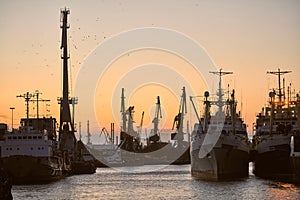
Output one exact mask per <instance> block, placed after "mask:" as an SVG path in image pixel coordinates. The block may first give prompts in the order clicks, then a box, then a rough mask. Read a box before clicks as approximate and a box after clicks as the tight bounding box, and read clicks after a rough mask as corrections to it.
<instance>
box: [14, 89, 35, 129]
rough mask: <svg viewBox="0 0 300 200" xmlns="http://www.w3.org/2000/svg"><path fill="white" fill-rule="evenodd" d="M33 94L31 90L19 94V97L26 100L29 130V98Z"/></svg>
mask: <svg viewBox="0 0 300 200" xmlns="http://www.w3.org/2000/svg"><path fill="white" fill-rule="evenodd" d="M32 96H33V95H32V94H31V93H29V92H26V94H23V95H18V96H17V98H24V99H25V102H26V122H27V131H28V132H29V100H30V99H31V97H32Z"/></svg>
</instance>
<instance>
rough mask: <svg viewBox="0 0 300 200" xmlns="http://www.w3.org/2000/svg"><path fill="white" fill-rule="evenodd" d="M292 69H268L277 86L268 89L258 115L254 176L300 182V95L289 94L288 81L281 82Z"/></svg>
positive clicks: (290, 90) (290, 91)
mask: <svg viewBox="0 0 300 200" xmlns="http://www.w3.org/2000/svg"><path fill="white" fill-rule="evenodd" d="M290 72H291V71H281V70H280V69H278V71H270V72H267V73H268V74H273V75H277V76H278V88H277V89H272V90H271V91H270V92H269V105H268V106H266V107H264V108H263V109H262V111H261V112H260V113H259V114H258V115H257V118H256V125H255V129H256V130H255V131H256V133H255V137H254V140H253V141H254V145H255V148H256V151H257V153H256V156H255V160H254V173H255V175H256V176H259V177H262V178H268V179H278V180H282V181H291V182H300V178H299V169H300V166H299V156H300V155H299V151H300V149H299V148H300V147H299V145H300V144H299V143H300V142H299V136H300V132H299V113H300V112H299V111H300V109H299V105H300V98H299V95H298V94H297V95H295V94H294V95H292V88H291V85H290V86H288V87H287V94H286V92H285V91H286V89H285V79H283V87H282V86H281V84H282V82H281V81H282V80H281V76H282V75H284V74H287V73H290Z"/></svg>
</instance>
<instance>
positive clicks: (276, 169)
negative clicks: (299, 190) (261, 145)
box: [253, 145, 300, 182]
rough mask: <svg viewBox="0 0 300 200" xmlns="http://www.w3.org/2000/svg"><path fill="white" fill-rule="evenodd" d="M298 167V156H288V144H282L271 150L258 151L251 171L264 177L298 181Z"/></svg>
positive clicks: (299, 180)
mask: <svg viewBox="0 0 300 200" xmlns="http://www.w3.org/2000/svg"><path fill="white" fill-rule="evenodd" d="M299 168H300V165H299V157H290V146H289V145H282V146H281V148H276V149H275V150H273V151H269V152H265V153H260V154H259V153H258V154H257V155H256V158H255V162H254V169H253V173H254V174H255V175H256V176H258V177H261V178H265V179H274V180H279V181H285V182H300V179H299ZM297 177H298V178H297Z"/></svg>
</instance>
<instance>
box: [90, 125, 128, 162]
mask: <svg viewBox="0 0 300 200" xmlns="http://www.w3.org/2000/svg"><path fill="white" fill-rule="evenodd" d="M103 136H104V139H105V142H104V143H100V144H93V143H92V141H91V133H90V131H89V121H88V122H87V144H85V147H86V149H87V150H88V152H89V153H87V154H86V156H85V157H86V158H85V159H86V160H87V159H90V160H91V158H90V156H91V155H92V156H93V157H94V159H95V166H97V167H120V166H123V164H124V163H123V160H122V157H121V150H120V148H119V147H118V145H117V144H115V143H114V123H111V133H110V134H109V133H108V131H107V130H106V128H102V130H101V132H100V134H99V137H100V139H103Z"/></svg>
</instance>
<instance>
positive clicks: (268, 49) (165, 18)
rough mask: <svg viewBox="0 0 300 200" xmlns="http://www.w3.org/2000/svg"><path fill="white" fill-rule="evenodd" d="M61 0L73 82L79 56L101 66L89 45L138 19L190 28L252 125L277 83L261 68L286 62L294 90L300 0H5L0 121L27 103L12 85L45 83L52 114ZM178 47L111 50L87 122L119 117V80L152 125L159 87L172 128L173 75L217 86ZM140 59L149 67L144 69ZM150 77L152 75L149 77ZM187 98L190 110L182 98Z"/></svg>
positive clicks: (299, 83) (23, 87)
mask: <svg viewBox="0 0 300 200" xmlns="http://www.w3.org/2000/svg"><path fill="white" fill-rule="evenodd" d="M65 6H66V7H69V8H70V10H71V14H70V15H69V21H70V24H71V28H70V29H69V47H70V56H71V60H70V69H71V70H70V72H71V76H72V78H71V87H72V88H74V87H75V83H76V77H78V74H79V73H81V72H80V69H81V68H82V67H83V66H90V65H91V66H93V67H97V66H98V64H99V63H90V61H89V60H91V59H92V58H91V56H92V55H94V57H98V56H97V55H96V54H95V53H96V52H97V49H98V50H99V48H101V44H103V43H104V42H106V41H112V40H113V38H114V37H115V36H116V35H118V34H121V33H123V32H126V31H130V30H133V29H136V28H144V27H158V28H159V29H168V30H172V31H175V32H176V31H177V32H178V33H180V34H183V35H185V36H187V37H189V38H190V39H191V40H193V41H195V42H196V43H198V44H199V45H200V46H201V47H203V49H204V50H205V51H206V52H207V56H208V57H209V58H210V59H211V61H212V62H213V63H214V64H215V65H216V68H217V69H219V68H220V67H221V68H223V69H224V70H225V71H233V72H234V74H233V75H231V76H227V77H225V79H224V82H225V83H226V84H227V83H229V84H230V85H231V86H230V87H231V88H235V89H236V95H237V98H238V101H239V108H241V107H240V105H241V104H240V102H241V100H242V102H243V107H242V114H243V116H244V118H245V120H246V123H247V124H248V125H249V128H250V129H251V126H252V123H253V122H254V121H255V113H258V112H259V111H260V110H261V107H262V106H264V105H265V104H266V101H267V96H268V89H270V88H273V87H276V86H277V79H276V77H274V76H272V75H267V74H266V72H267V71H268V70H277V68H278V67H280V68H281V69H283V70H291V71H293V73H290V74H287V75H285V78H286V82H287V83H290V82H291V83H292V87H293V89H295V90H296V91H299V88H300V80H299V74H300V68H299V66H300V57H299V52H300V38H299V35H300V26H299V24H300V13H299V8H300V2H299V1H297V0H294V1H292V0H289V1H279V0H266V1H259V0H255V1H227V2H226V3H225V2H223V1H198V0H194V1H192V0H191V1H184V2H182V1H178V2H174V1H163V2H160V3H159V4H158V3H154V2H150V1H113V2H111V1H89V3H85V2H84V1H79V0H78V1H59V0H56V1H43V2H41V1H38V0H28V1H16V0H10V1H9V0H2V1H1V3H0V15H1V17H0V29H1V31H0V36H1V37H0V44H1V46H0V66H1V74H0V89H1V91H2V95H1V97H0V98H1V99H0V108H1V112H0V121H1V122H5V123H8V124H9V125H10V124H11V111H10V109H9V108H10V107H12V106H13V107H15V110H14V124H15V126H17V124H18V121H19V118H20V117H23V116H25V107H24V101H23V100H22V99H19V98H16V95H19V94H24V93H25V92H27V91H29V92H34V91H35V90H39V91H40V92H42V93H43V95H42V97H43V98H44V99H50V100H51V102H50V104H51V106H50V110H51V114H52V116H55V117H56V118H58V116H59V115H58V112H59V106H58V104H57V101H56V99H57V97H59V96H61V94H62V92H61V60H60V49H59V46H60V40H61V30H60V28H59V25H60V21H59V20H60V11H59V10H60V8H63V7H65ZM137 37H139V36H137ZM167 39H168V38H167ZM130 42H131V43H135V40H134V39H132V41H130ZM150 42H151V41H150ZM108 44H109V43H108ZM170 45H173V46H174V47H176V45H178V46H180V45H182V44H181V43H180V40H178V42H177V41H174V42H173V44H170ZM123 47H124V44H114V46H112V47H111V51H112V52H111V53H113V52H114V50H118V49H119V48H123ZM184 50H185V52H184V53H186V55H190V56H195V57H197V56H198V55H195V54H196V53H195V52H193V51H192V50H191V49H189V48H186V49H184ZM107 53H109V52H107ZM181 56H182V55H176V54H173V53H172V52H170V51H162V50H157V49H155V50H153V49H145V48H144V49H140V50H138V51H132V52H130V56H128V55H127V54H124V55H123V54H122V55H114V60H111V64H110V65H109V66H107V67H108V68H107V70H106V71H105V73H103V74H102V76H101V77H98V82H97V85H96V86H93V87H95V88H96V90H95V93H94V94H95V97H94V99H93V101H94V102H95V107H93V109H94V110H95V115H96V116H97V119H98V122H96V121H92V122H91V129H92V132H94V133H95V132H97V131H98V130H99V129H98V128H97V127H98V123H100V126H101V127H102V126H105V127H107V128H109V123H110V122H112V121H115V123H116V124H119V123H120V121H119V119H120V116H118V114H114V113H117V112H118V111H119V109H120V102H119V100H120V98H119V97H120V93H121V91H120V88H121V87H125V90H126V87H128V88H136V90H135V91H134V92H132V91H133V89H128V90H126V91H127V93H126V97H127V99H126V100H127V105H130V104H134V105H135V107H136V113H135V116H136V119H135V121H136V122H137V123H139V121H140V116H141V112H142V111H145V112H146V115H145V124H147V125H149V127H151V124H150V121H151V120H152V118H153V112H154V111H153V109H154V106H155V102H156V96H158V95H160V96H161V101H162V106H163V110H164V112H165V113H163V115H165V116H164V117H163V119H162V121H163V122H165V123H164V127H162V128H171V125H172V121H173V117H174V116H173V115H174V114H175V113H177V111H178V101H179V98H180V95H181V90H180V89H178V88H182V86H183V85H180V84H183V83H185V82H188V83H189V85H190V88H192V90H193V91H189V93H188V94H187V95H188V96H189V95H197V94H199V95H202V94H203V91H204V90H205V89H207V88H211V89H214V90H215V89H216V86H217V78H216V77H215V76H214V75H205V76H201V73H200V74H197V73H196V71H194V69H193V66H192V65H191V63H189V60H188V59H187V60H186V59H185V58H184V57H181ZM200 56H201V55H199V57H200ZM100 57H101V56H100ZM100 57H98V58H100ZM87 62H88V63H87ZM197 67H198V68H200V69H203V70H205V69H206V68H205V67H204V68H201V67H202V66H197ZM143 69H145V70H143ZM147 69H153V70H152V71H151V72H149V73H148V74H146V72H147ZM159 69H161V70H159ZM139 70H140V71H139ZM155 70H157V71H155ZM154 72H155V73H154ZM125 75H126V76H125ZM156 75H157V76H156ZM177 75H180V76H178V77H180V78H182V79H177V80H174V83H177V85H174V86H173V85H171V86H170V85H168V84H167V83H164V84H159V83H158V81H157V79H158V78H160V79H161V80H166V81H171V80H169V79H171V78H172V79H173V78H174V77H175V79H176V76H177ZM202 75H203V74H202ZM143 77H145V78H148V79H147V83H145V85H144V87H140V86H141V85H135V83H141V82H142V80H146V79H143ZM151 78H153V80H155V81H154V82H153V83H152V84H149V82H148V81H149V80H151ZM154 78H156V79H154ZM128 79H130V81H128ZM205 84H207V85H205ZM86 87H87V88H89V87H90V86H86ZM170 88H171V89H170ZM174 88H176V90H175V89H174ZM72 93H73V91H72ZM190 93H194V94H190ZM211 93H214V91H211ZM78 99H79V104H78V112H79V111H81V112H79V113H76V114H77V115H76V120H75V121H76V122H77V123H78V121H81V122H82V124H83V125H82V127H83V131H84V130H85V129H86V128H85V123H86V120H88V119H90V118H91V117H90V116H89V115H88V113H84V112H82V110H85V107H86V106H90V105H87V104H88V103H87V102H85V101H84V97H80V96H78ZM187 102H188V109H189V110H190V103H189V99H187ZM93 106H94V105H93ZM110 107H113V109H111V108H110ZM46 109H47V108H46V106H45V105H44V104H41V114H45V113H47V112H46ZM115 110H116V111H115ZM31 111H32V112H35V111H34V110H31ZM32 112H31V113H32ZM189 112H190V111H189ZM149 113H150V114H149ZM114 115H115V119H114V117H113V116H114ZM116 115H117V116H116ZM192 115H193V112H192V113H191V112H190V113H189V114H187V118H188V119H191V120H192V118H193V116H192Z"/></svg>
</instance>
